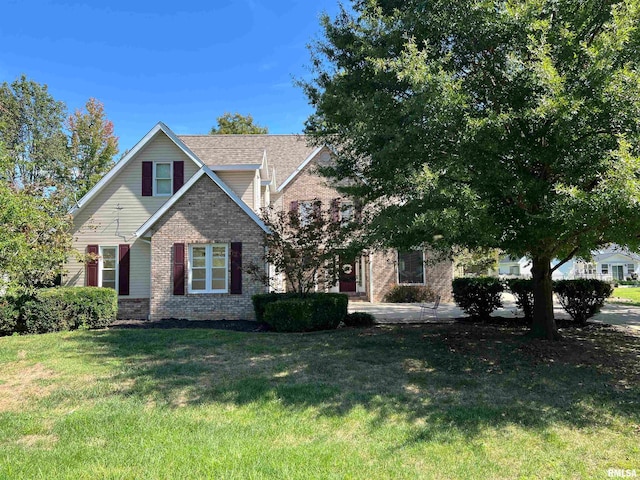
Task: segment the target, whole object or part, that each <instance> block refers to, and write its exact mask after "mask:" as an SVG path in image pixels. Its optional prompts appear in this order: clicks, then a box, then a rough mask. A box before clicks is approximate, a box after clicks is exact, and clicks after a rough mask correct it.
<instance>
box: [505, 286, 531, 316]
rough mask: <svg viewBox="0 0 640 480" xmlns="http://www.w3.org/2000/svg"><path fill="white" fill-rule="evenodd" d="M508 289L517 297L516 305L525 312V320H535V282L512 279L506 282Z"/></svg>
mask: <svg viewBox="0 0 640 480" xmlns="http://www.w3.org/2000/svg"><path fill="white" fill-rule="evenodd" d="M506 284H507V288H508V289H509V290H510V291H511V293H512V294H513V296H514V297H516V305H517V306H518V308H519V309H520V310H522V311H523V312H524V318H525V319H527V320H529V321H531V320H533V280H532V279H530V278H511V279H509V280H507V281H506Z"/></svg>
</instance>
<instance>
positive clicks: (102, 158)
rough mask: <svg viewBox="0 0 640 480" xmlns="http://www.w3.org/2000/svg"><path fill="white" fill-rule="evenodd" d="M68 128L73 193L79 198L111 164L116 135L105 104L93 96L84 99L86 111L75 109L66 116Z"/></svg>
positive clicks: (115, 149) (114, 150) (115, 145)
mask: <svg viewBox="0 0 640 480" xmlns="http://www.w3.org/2000/svg"><path fill="white" fill-rule="evenodd" d="M67 128H68V129H69V135H70V154H71V163H72V165H73V169H72V172H71V181H72V182H73V185H72V187H73V194H74V195H75V196H76V198H78V199H79V198H81V197H82V196H83V195H84V194H85V193H87V192H88V191H89V189H90V188H91V187H93V186H94V185H95V184H96V183H97V182H98V180H100V179H101V178H102V176H103V175H104V174H105V173H107V172H108V171H109V170H110V169H111V167H113V157H114V156H115V155H116V154H117V153H118V137H116V136H115V135H114V133H113V122H111V121H110V120H108V119H107V117H106V114H105V112H104V105H103V104H102V103H101V102H100V101H99V100H96V99H95V98H90V99H89V101H87V104H86V106H85V111H82V110H76V111H75V113H74V114H73V115H71V116H70V117H69V118H68V119H67Z"/></svg>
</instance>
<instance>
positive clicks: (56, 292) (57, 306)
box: [20, 287, 118, 333]
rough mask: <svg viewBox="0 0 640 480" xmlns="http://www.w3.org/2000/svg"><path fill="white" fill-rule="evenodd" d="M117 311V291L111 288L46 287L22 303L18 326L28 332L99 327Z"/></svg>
mask: <svg viewBox="0 0 640 480" xmlns="http://www.w3.org/2000/svg"><path fill="white" fill-rule="evenodd" d="M117 313H118V294H117V293H116V291H115V290H113V289H111V288H98V287H57V288H46V289H42V290H38V291H37V292H36V293H35V295H34V296H33V297H32V298H31V299H29V300H27V301H26V302H25V303H24V305H23V307H22V309H21V319H20V323H21V326H20V328H21V329H22V330H24V331H26V332H28V333H47V332H56V331H61V330H75V329H77V328H101V327H106V326H107V325H109V324H110V323H111V322H113V321H114V320H115V319H116V315H117Z"/></svg>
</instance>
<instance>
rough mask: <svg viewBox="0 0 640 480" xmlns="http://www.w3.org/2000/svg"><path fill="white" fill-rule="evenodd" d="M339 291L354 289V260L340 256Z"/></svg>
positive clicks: (353, 290) (351, 290)
mask: <svg viewBox="0 0 640 480" xmlns="http://www.w3.org/2000/svg"><path fill="white" fill-rule="evenodd" d="M339 279H340V292H345V293H346V292H355V291H356V261H355V259H352V260H350V261H349V260H347V259H345V258H342V257H341V258H340V277H339Z"/></svg>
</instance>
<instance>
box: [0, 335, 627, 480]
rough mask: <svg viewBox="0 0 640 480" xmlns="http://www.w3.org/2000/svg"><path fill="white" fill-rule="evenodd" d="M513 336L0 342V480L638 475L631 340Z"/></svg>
mask: <svg viewBox="0 0 640 480" xmlns="http://www.w3.org/2000/svg"><path fill="white" fill-rule="evenodd" d="M524 332H525V330H522V329H517V328H508V327H498V326H482V327H480V326H475V325H461V324H455V325H428V326H404V327H376V328H371V329H362V330H356V329H343V330H338V331H332V332H319V333H313V334H270V333H237V332H225V331H216V330H204V329H195V330H185V329H182V330H180V329H178V330H126V329H120V330H116V329H112V330H101V331H76V332H65V333H57V334H47V335H40V336H22V337H5V338H0V445H1V448H0V478H3V479H4V478H9V479H13V478H24V479H40V478H42V479H56V478H65V479H66V478H68V479H95V478H114V479H133V478H136V479H138V478H153V479H157V478H167V479H172V478H176V479H177V478H180V479H188V478H194V479H200V478H237V479H244V478H255V479H257V478H277V479H284V478H286V479H295V478H299V479H308V478H323V479H324V478H340V479H342V478H358V479H360V478H362V479H375V478H380V479H386V478H407V479H414V478H443V479H448V478H465V479H468V478H509V479H510V478H606V476H607V470H608V469H609V468H620V469H636V471H637V472H638V475H640V380H639V377H640V362H638V355H639V354H640V338H639V337H637V336H632V335H631V334H628V333H627V334H625V333H622V332H619V331H615V330H612V329H608V328H602V327H598V326H591V327H589V328H586V329H583V330H579V329H578V330H572V331H564V332H563V333H564V335H565V336H566V340H565V341H564V342H562V343H551V342H547V341H533V342H531V341H529V340H526V339H525V338H523V337H522V334H523V333H524Z"/></svg>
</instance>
